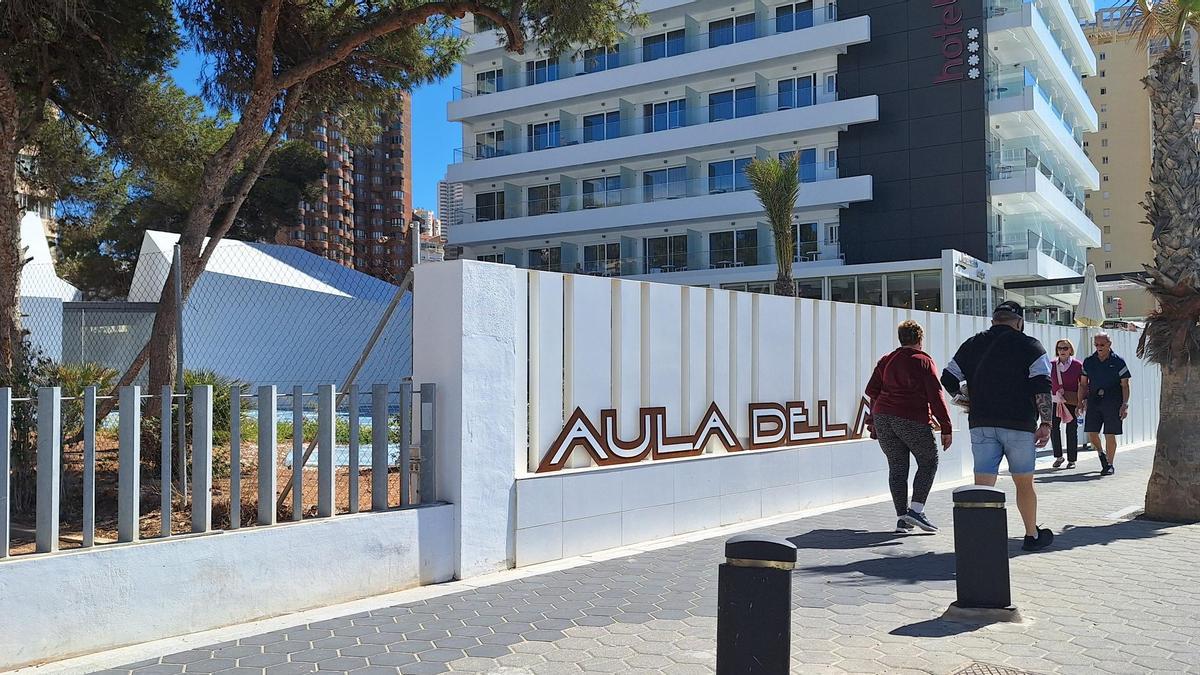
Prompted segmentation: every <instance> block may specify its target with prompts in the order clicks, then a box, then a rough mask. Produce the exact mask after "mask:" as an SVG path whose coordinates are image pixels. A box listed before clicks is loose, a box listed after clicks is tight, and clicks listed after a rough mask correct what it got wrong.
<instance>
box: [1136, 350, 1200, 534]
mask: <svg viewBox="0 0 1200 675" xmlns="http://www.w3.org/2000/svg"><path fill="white" fill-rule="evenodd" d="M1197 409H1200V363H1195V362H1193V363H1192V364H1191V365H1189V366H1187V367H1182V368H1165V369H1163V378H1162V409H1161V410H1160V411H1159V418H1158V441H1157V444H1156V447H1155V453H1154V468H1153V469H1152V470H1151V472H1150V482H1149V484H1148V485H1147V486H1146V512H1145V513H1146V516H1147V517H1150V518H1153V519H1154V520H1165V521H1171V522H1195V521H1197V520H1200V515H1198V514H1200V452H1197V448H1200V425H1198V424H1196V410H1197Z"/></svg>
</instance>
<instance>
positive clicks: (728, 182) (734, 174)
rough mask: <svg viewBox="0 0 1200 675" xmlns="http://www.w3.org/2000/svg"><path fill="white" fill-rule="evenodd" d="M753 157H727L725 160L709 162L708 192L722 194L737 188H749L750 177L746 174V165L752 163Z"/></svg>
mask: <svg viewBox="0 0 1200 675" xmlns="http://www.w3.org/2000/svg"><path fill="white" fill-rule="evenodd" d="M751 159H753V158H751V157H743V158H742V159H727V160H725V161H723V162H709V163H708V193H709V194H721V193H724V192H733V191H735V190H749V189H750V178H749V177H748V176H747V175H746V167H747V166H749V165H750V160H751Z"/></svg>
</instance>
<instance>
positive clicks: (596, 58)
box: [454, 3, 837, 100]
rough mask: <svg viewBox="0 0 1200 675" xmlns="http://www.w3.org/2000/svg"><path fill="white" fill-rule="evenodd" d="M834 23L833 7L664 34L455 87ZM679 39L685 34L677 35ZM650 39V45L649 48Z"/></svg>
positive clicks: (599, 68) (538, 79)
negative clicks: (705, 30) (629, 44)
mask: <svg viewBox="0 0 1200 675" xmlns="http://www.w3.org/2000/svg"><path fill="white" fill-rule="evenodd" d="M834 21H837V5H835V4H833V3H830V4H828V5H824V6H822V7H814V8H813V9H811V10H808V11H804V12H795V13H792V14H788V15H784V16H777V17H775V18H773V19H767V20H765V21H755V22H746V23H741V24H736V25H732V26H729V27H723V28H721V29H718V30H712V31H709V32H705V33H696V34H692V35H687V34H686V30H685V29H676V30H672V31H668V32H666V33H663V34H661V39H657V38H659V37H660V36H659V35H637V36H632V37H631V38H629V39H630V42H633V43H636V44H640V45H643V46H640V47H636V48H634V47H628V46H627V45H618V46H617V47H615V48H613V49H609V50H586V51H585V52H584V54H583V55H581V56H579V57H576V58H572V59H569V60H568V59H563V60H561V61H551V62H550V63H549V64H547V65H546V66H545V67H542V68H536V69H534V70H533V71H532V74H530V71H528V70H527V69H526V66H525V64H524V63H521V64H518V67H519V68H520V69H521V70H520V72H517V73H515V75H516V77H510V74H509V73H506V74H505V76H504V77H503V78H501V79H498V80H488V81H487V82H486V83H476V84H474V85H468V86H466V87H455V88H454V99H455V100H459V99H463V98H470V97H472V96H483V95H486V94H493V93H496V92H500V91H510V90H512V89H518V88H520V87H527V86H534V85H538V84H543V83H545V82H554V81H556V80H563V79H567V78H570V77H576V76H579V75H589V74H591V73H600V72H604V71H606V70H613V69H615V68H623V67H625V66H630V65H634V64H637V63H646V62H649V61H657V60H658V59H662V58H669V57H672V56H679V55H681V54H690V53H692V52H698V51H702V50H705V49H714V48H718V47H723V46H726V45H731V44H737V43H741V42H747V41H750V40H756V39H759V38H764V37H768V36H771V35H777V34H779V33H789V32H793V31H797V30H803V29H805V28H811V27H813V26H819V25H822V24H826V23H832V22H834ZM488 30H491V29H488ZM464 32H469V31H464ZM677 33H684V34H683V35H676V34H677ZM648 39H649V40H652V41H651V42H649V43H648V42H647V40H648ZM534 63H536V62H534Z"/></svg>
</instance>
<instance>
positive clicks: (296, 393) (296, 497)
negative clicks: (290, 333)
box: [292, 385, 304, 520]
mask: <svg viewBox="0 0 1200 675" xmlns="http://www.w3.org/2000/svg"><path fill="white" fill-rule="evenodd" d="M303 518H304V388H303V387H301V386H300V385H296V386H294V387H292V520H301V519H303Z"/></svg>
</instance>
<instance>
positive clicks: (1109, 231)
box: [1104, 225, 1112, 234]
mask: <svg viewBox="0 0 1200 675" xmlns="http://www.w3.org/2000/svg"><path fill="white" fill-rule="evenodd" d="M1104 234H1112V225H1105V226H1104Z"/></svg>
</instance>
